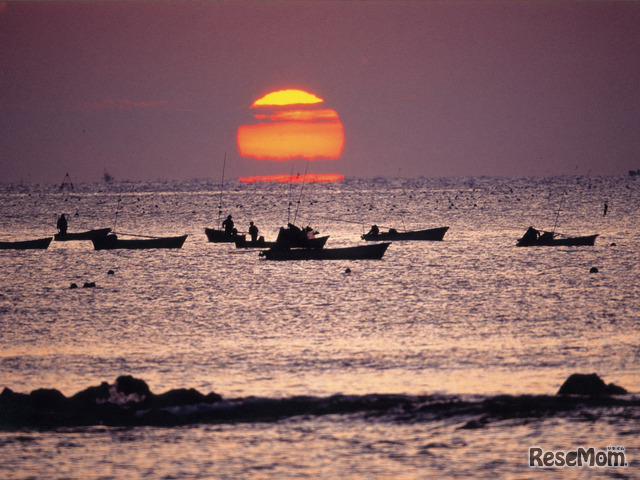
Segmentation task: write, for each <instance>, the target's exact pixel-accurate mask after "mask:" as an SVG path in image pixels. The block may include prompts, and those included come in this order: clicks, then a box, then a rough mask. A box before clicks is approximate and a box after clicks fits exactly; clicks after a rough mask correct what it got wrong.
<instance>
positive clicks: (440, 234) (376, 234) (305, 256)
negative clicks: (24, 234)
mask: <svg viewBox="0 0 640 480" xmlns="http://www.w3.org/2000/svg"><path fill="white" fill-rule="evenodd" d="M448 229H449V227H439V228H430V229H424V230H412V231H397V230H396V229H393V228H391V229H389V230H388V231H386V232H380V231H379V230H378V228H377V227H375V229H374V228H372V231H370V232H369V233H367V234H364V235H362V237H361V238H362V239H363V240H365V241H367V242H376V243H372V244H365V245H356V246H352V247H339V248H325V244H326V243H327V240H328V239H329V236H328V235H325V236H316V234H317V233H318V232H315V231H314V230H313V229H311V228H310V227H307V228H305V229H300V228H298V227H296V226H294V225H292V224H289V225H288V226H287V227H286V228H285V227H282V228H280V231H279V233H278V237H277V239H276V240H275V241H266V240H265V239H264V237H263V236H260V237H258V236H254V238H251V239H247V235H246V234H242V233H238V232H235V231H233V232H228V231H225V230H223V229H215V228H205V234H206V236H207V239H208V241H209V242H212V243H234V244H235V246H236V248H245V249H248V248H258V249H261V252H260V256H261V257H263V258H265V259H267V260H362V259H380V258H382V257H383V255H384V254H385V252H386V251H387V248H388V247H389V245H391V242H394V241H441V240H443V238H444V235H445V233H446V232H447V230H448ZM128 235H129V236H134V237H139V238H120V237H119V236H118V235H117V234H115V233H113V232H112V231H111V229H110V228H100V229H95V230H88V231H85V232H77V233H58V234H56V235H54V236H53V237H46V238H40V239H35V240H25V241H14V242H0V249H14V250H27V249H39V250H42V249H46V248H48V247H49V245H50V244H51V241H52V240H55V241H60V242H64V241H71V240H90V241H91V242H92V243H93V247H94V249H95V250H115V249H155V248H182V245H183V244H184V242H185V240H186V239H187V235H181V236H176V237H142V236H137V235H131V234H128ZM597 236H598V235H597V234H596V235H588V236H582V237H567V236H562V235H560V234H557V233H554V232H545V231H539V230H536V229H535V228H533V227H529V228H528V229H527V231H526V232H525V234H524V235H523V236H522V238H520V239H519V240H518V241H517V243H516V245H517V246H519V247H531V246H589V245H594V244H595V240H596V237H597Z"/></svg>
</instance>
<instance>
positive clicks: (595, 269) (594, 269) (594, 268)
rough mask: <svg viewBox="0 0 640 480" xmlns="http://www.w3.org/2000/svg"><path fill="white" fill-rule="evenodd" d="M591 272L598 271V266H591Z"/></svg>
mask: <svg viewBox="0 0 640 480" xmlns="http://www.w3.org/2000/svg"><path fill="white" fill-rule="evenodd" d="M589 273H598V269H597V268H596V267H591V270H589Z"/></svg>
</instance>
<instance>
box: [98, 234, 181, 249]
mask: <svg viewBox="0 0 640 480" xmlns="http://www.w3.org/2000/svg"><path fill="white" fill-rule="evenodd" d="M186 239H187V235H182V236H180V237H152V238H136V239H124V240H123V239H121V238H118V236H117V235H116V234H113V233H112V234H110V235H106V236H104V237H99V238H92V239H91V242H92V243H93V248H94V249H95V250H116V249H130V250H144V249H151V248H182V245H183V244H184V241H185V240H186Z"/></svg>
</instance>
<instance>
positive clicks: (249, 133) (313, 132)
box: [238, 120, 344, 161]
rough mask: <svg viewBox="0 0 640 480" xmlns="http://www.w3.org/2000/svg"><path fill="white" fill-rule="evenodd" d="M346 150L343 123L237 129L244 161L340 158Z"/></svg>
mask: <svg viewBox="0 0 640 480" xmlns="http://www.w3.org/2000/svg"><path fill="white" fill-rule="evenodd" d="M343 147H344V132H343V130H342V123H340V121H339V120H338V121H332V122H325V121H321V122H309V121H306V120H304V121H278V122H273V123H259V124H256V125H244V126H241V127H240V128H239V129H238V148H239V149H240V154H241V155H242V156H243V157H251V158H255V159H258V160H276V161H284V160H292V159H294V158H306V159H309V160H314V159H316V158H330V159H334V158H339V157H340V155H341V154H342V149H343Z"/></svg>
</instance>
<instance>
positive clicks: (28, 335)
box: [0, 177, 640, 478]
mask: <svg viewBox="0 0 640 480" xmlns="http://www.w3.org/2000/svg"><path fill="white" fill-rule="evenodd" d="M639 181H640V180H637V179H636V178H634V177H606V178H600V177H561V178H552V179H497V178H462V179H415V180H402V179H391V180H383V179H376V180H347V181H344V182H339V183H334V184H310V185H304V186H303V187H302V188H303V190H302V191H301V190H300V186H295V187H294V188H293V189H290V188H289V186H286V185H282V184H252V185H243V184H239V183H234V182H229V183H228V184H227V185H226V187H225V192H224V195H223V197H222V202H223V211H224V214H225V215H226V214H227V213H232V214H233V216H234V219H235V220H236V225H237V226H238V227H240V229H246V228H247V227H248V223H249V221H250V220H253V221H255V222H256V224H257V225H258V226H259V227H260V230H261V232H260V233H261V234H262V235H265V237H266V238H267V240H271V239H274V238H275V236H276V233H277V229H278V227H279V226H281V225H283V224H284V223H286V221H287V219H290V220H293V219H294V217H295V220H296V223H298V224H303V225H306V224H311V225H312V226H314V227H315V228H316V229H318V230H320V232H321V233H322V234H328V235H330V239H329V242H328V243H327V247H331V246H346V245H355V244H361V243H362V241H361V240H360V239H359V236H360V235H361V234H362V233H363V232H364V231H366V230H368V228H369V226H370V225H371V224H372V223H378V224H379V225H381V226H393V227H397V228H407V229H413V228H430V227H439V226H449V227H450V230H449V232H448V233H447V234H446V236H445V240H444V241H443V242H406V243H402V242H396V243H393V244H392V245H391V246H390V247H389V249H388V250H387V253H386V254H385V256H384V258H383V259H382V260H379V261H359V262H358V261H332V262H328V261H327V262H314V261H308V262H268V261H266V260H264V259H262V258H259V257H258V252H257V251H255V250H248V251H244V250H237V249H235V247H234V246H233V245H221V244H212V243H208V242H207V239H206V237H205V235H204V227H212V226H215V224H216V223H217V222H218V221H219V220H218V218H219V216H218V204H219V201H220V194H219V190H218V185H217V184H216V183H215V182H205V181H193V182H184V183H170V182H167V183H159V182H158V183H146V184H145V183H115V184H109V185H98V184H94V185H76V189H75V190H74V191H71V192H69V191H60V190H59V189H58V188H57V186H28V187H25V186H11V185H4V186H3V187H2V191H1V192H0V197H1V198H2V205H3V206H4V208H3V212H2V213H1V214H0V216H1V217H2V225H3V229H2V233H3V234H4V235H3V237H4V238H3V239H14V240H17V239H28V238H38V237H43V236H47V235H52V234H53V233H54V225H55V220H56V218H57V216H58V215H59V214H60V213H61V212H65V213H68V214H70V215H71V218H70V225H69V230H70V231H79V230H85V229H89V228H98V227H113V226H114V224H116V227H117V230H118V231H120V232H126V233H136V234H146V235H161V236H162V235H164V236H166V235H179V234H185V233H188V234H189V238H188V239H187V241H186V243H185V245H184V247H183V248H182V249H180V250H166V251H162V250H148V251H100V252H96V251H93V249H92V247H91V244H90V243H89V242H52V244H51V246H50V247H49V249H48V250H46V251H42V252H36V251H0V264H1V266H2V268H1V269H0V285H1V286H2V289H1V290H0V386H5V387H9V388H11V389H12V390H14V391H18V392H29V391H31V390H34V389H37V388H42V387H46V388H57V389H59V390H60V391H62V392H63V393H64V394H66V395H71V394H73V393H75V392H77V391H79V390H81V389H84V388H86V387H88V386H90V385H96V384H98V383H100V382H101V381H103V380H104V381H109V382H112V381H113V380H114V379H115V378H116V377H117V376H119V375H122V374H131V375H134V376H135V377H138V378H142V379H144V380H145V381H146V382H147V383H148V384H149V386H150V387H151V389H152V390H153V391H154V392H163V391H166V390H169V389H174V388H196V389H198V390H200V391H201V392H205V393H207V392H210V391H215V392H218V393H220V394H222V395H223V396H224V397H225V398H233V397H248V396H252V395H255V396H261V397H271V398H286V397H291V396H294V395H313V396H319V397H323V396H330V395H334V394H337V393H343V394H349V395H365V394H369V393H381V394H391V393H403V394H409V395H421V394H434V393H438V394H443V395H456V396H457V395H481V396H491V395H499V394H510V395H521V394H549V395H553V394H555V392H556V391H557V389H558V387H559V386H560V384H561V383H562V382H563V381H564V379H565V378H566V377H567V376H568V375H569V374H571V373H574V372H581V373H592V372H596V373H598V374H599V375H600V376H602V377H603V378H604V379H605V381H607V382H615V383H616V384H618V385H622V386H624V387H625V388H627V390H629V391H630V392H632V394H635V395H637V394H638V392H640V366H639V365H638V362H637V359H638V355H639V353H640V351H639V350H640V346H639V345H640V342H639V338H638V326H639V314H638V312H640V299H639V298H638V291H639V288H638V287H639V286H640V266H639V265H640V264H639V259H640V258H639V257H640V251H639V248H638V247H639V243H640V242H639V240H638V239H639V238H640V237H639V233H640V232H639V227H638V225H639V222H638V220H639V216H640V214H639V207H640V184H639V183H638V182H639ZM298 199H300V203H299V204H298ZM605 202H607V203H608V206H609V210H608V213H607V215H606V216H603V205H604V203H605ZM289 204H291V205H290V206H289ZM116 211H117V215H116ZM558 212H560V213H559V215H557V213H558ZM556 224H557V225H556ZM529 225H534V226H536V227H538V228H547V229H551V228H552V227H553V226H554V225H556V230H557V231H558V232H563V233H567V234H572V235H587V234H593V233H599V234H600V236H599V237H598V239H597V240H596V244H595V246H594V247H582V248H571V247H554V248H516V247H515V242H516V240H517V238H519V237H520V236H521V235H522V233H524V231H525V230H526V228H527V227H528V226H529ZM614 244H615V245H614ZM594 266H595V267H597V268H598V270H599V272H598V273H595V274H593V273H589V271H590V269H591V267H594ZM347 268H349V269H350V273H348V272H347V271H346V269H347ZM109 270H113V271H114V274H113V275H109V274H108V273H107V272H108V271H109ZM84 282H95V283H96V288H93V289H83V288H78V289H75V290H72V289H70V288H69V286H70V284H71V283H77V284H78V285H82V284H83V283H84ZM574 413H575V415H569V416H560V417H556V416H552V417H549V418H542V419H537V420H536V421H535V422H533V423H530V422H529V421H517V420H501V421H499V422H497V423H496V424H493V425H491V426H490V427H486V428H481V429H472V430H469V429H462V430H461V429H460V427H461V426H463V425H464V424H465V423H466V422H468V420H469V419H468V418H457V417H456V418H453V419H445V420H431V421H428V422H424V421H419V422H414V421H411V422H402V421H398V420H397V419H395V420H393V421H391V420H388V419H387V420H375V421H374V420H369V419H367V418H366V416H365V417H362V416H361V415H358V416H349V415H346V416H345V415H338V416H323V417H321V418H313V417H311V418H310V417H307V416H303V417H294V418H289V419H285V420H280V421H278V422H275V423H271V422H266V423H264V422H240V423H232V424H223V425H200V424H197V425H193V426H188V427H179V428H178V427H176V428H169V429H164V428H151V427H140V428H133V429H120V428H106V427H95V428H83V429H71V430H69V431H64V432H62V433H61V432H60V431H55V432H40V433H38V432H32V431H27V432H18V433H16V432H5V433H2V434H0V458H1V459H3V460H5V462H3V463H4V465H5V466H4V467H2V466H0V473H3V468H4V469H5V472H4V473H5V474H6V475H5V476H7V478H23V477H24V478H26V477H28V476H33V477H34V478H41V477H42V475H43V472H52V475H51V476H52V477H71V478H143V477H144V478H212V477H219V478H242V477H254V478H285V477H290V478H300V477H307V478H336V477H338V476H346V477H349V478H399V477H404V478H428V477H434V476H435V477H438V476H442V477H459V478H462V477H492V476H493V477H495V476H496V475H498V476H500V477H511V478H539V476H540V475H547V476H548V475H549V474H552V473H553V472H555V473H556V474H557V473H558V471H557V470H551V471H550V470H545V471H541V470H535V471H532V470H531V469H529V468H528V467H527V465H526V451H527V448H528V447H529V446H531V445H545V446H546V448H551V447H556V448H562V449H571V448H575V447H576V446H579V445H586V444H589V445H591V444H593V445H595V446H597V447H599V448H604V447H606V446H608V445H626V446H627V449H628V452H629V456H630V457H631V458H632V461H634V462H636V463H635V469H632V468H626V469H623V470H622V471H621V470H620V469H608V470H607V469H604V470H603V469H591V470H585V469H580V470H564V471H562V472H561V474H562V475H563V478H585V477H586V478H589V476H592V477H594V478H595V477H596V476H604V477H607V476H611V477H613V476H615V475H626V476H627V477H628V478H633V477H634V475H637V465H638V463H637V459H638V458H639V457H640V451H639V450H638V442H637V437H638V433H639V432H638V427H637V425H638V423H637V421H633V422H632V421H631V420H625V418H626V417H620V416H616V415H613V416H612V417H610V414H609V413H607V412H605V413H603V414H602V416H600V417H598V418H599V420H598V421H585V420H584V418H582V417H581V416H580V413H579V412H574ZM636 413H637V412H636ZM634 415H635V414H634ZM636 420H637V417H636ZM151 451H153V452H157V453H158V454H159V455H160V457H161V458H162V460H159V461H158V460H153V459H151V458H150V457H149V452H151ZM96 462H98V463H99V468H98V470H97V471H96V469H95V467H96ZM632 466H633V465H632ZM96 472H98V473H96ZM627 477H622V478H627ZM618 478H619V477H618Z"/></svg>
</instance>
